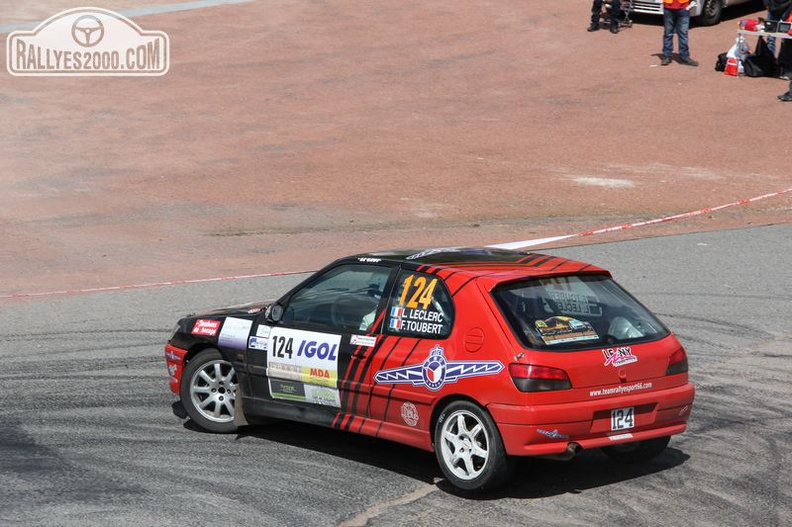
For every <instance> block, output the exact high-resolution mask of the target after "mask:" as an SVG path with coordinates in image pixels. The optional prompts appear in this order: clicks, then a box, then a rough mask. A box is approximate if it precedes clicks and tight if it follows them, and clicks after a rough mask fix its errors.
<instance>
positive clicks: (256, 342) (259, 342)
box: [248, 335, 267, 351]
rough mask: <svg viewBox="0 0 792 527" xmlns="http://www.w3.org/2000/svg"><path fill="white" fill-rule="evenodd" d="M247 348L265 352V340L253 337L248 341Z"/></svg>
mask: <svg viewBox="0 0 792 527" xmlns="http://www.w3.org/2000/svg"><path fill="white" fill-rule="evenodd" d="M248 348H250V349H253V350H261V351H267V339H265V338H262V337H257V336H255V335H253V336H252V337H250V338H249V339H248Z"/></svg>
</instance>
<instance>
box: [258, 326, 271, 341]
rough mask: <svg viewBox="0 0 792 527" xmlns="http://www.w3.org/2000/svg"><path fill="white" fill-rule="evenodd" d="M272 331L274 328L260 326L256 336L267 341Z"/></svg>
mask: <svg viewBox="0 0 792 527" xmlns="http://www.w3.org/2000/svg"><path fill="white" fill-rule="evenodd" d="M270 331H272V327H270V326H265V325H264V324H259V326H258V327H257V328H256V336H258V337H262V338H265V339H267V338H269V336H270Z"/></svg>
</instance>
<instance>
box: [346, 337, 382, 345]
mask: <svg viewBox="0 0 792 527" xmlns="http://www.w3.org/2000/svg"><path fill="white" fill-rule="evenodd" d="M349 343H350V344H352V345H353V346H363V347H366V348H373V347H374V346H376V345H377V337H375V336H373V335H352V338H351V339H349Z"/></svg>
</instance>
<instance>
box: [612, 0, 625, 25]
mask: <svg viewBox="0 0 792 527" xmlns="http://www.w3.org/2000/svg"><path fill="white" fill-rule="evenodd" d="M610 15H611V24H610V30H611V33H618V32H619V22H621V19H622V10H621V0H612V1H611V12H610Z"/></svg>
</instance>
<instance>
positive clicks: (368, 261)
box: [358, 257, 382, 263]
mask: <svg viewBox="0 0 792 527" xmlns="http://www.w3.org/2000/svg"><path fill="white" fill-rule="evenodd" d="M358 261H359V262H364V263H379V262H381V261H382V258H370V257H363V258H358Z"/></svg>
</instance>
